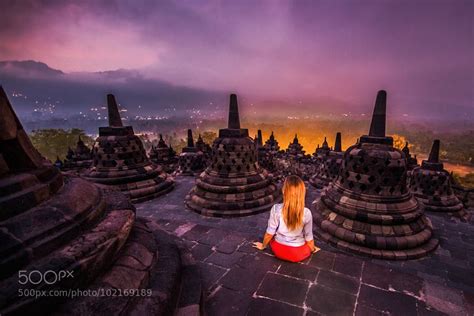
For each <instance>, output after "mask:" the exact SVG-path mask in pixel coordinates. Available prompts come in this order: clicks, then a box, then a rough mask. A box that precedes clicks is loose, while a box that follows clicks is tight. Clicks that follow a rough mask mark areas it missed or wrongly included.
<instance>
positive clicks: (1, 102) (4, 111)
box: [0, 86, 43, 171]
mask: <svg viewBox="0 0 474 316" xmlns="http://www.w3.org/2000/svg"><path fill="white" fill-rule="evenodd" d="M0 153H1V154H0V158H2V159H0V160H3V161H4V162H5V163H6V164H7V166H8V169H9V170H10V171H13V170H21V169H34V168H38V167H40V166H41V165H42V161H43V158H42V157H41V155H40V154H39V152H38V151H37V150H36V149H35V148H34V147H33V144H32V143H31V141H30V139H29V137H28V135H27V134H26V132H25V130H24V129H23V126H22V125H21V123H20V121H19V120H18V117H17V116H16V114H15V112H14V111H13V108H12V105H11V104H10V101H9V100H8V97H7V94H6V93H5V91H4V90H3V87H2V86H0Z"/></svg>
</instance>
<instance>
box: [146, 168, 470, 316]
mask: <svg viewBox="0 0 474 316" xmlns="http://www.w3.org/2000/svg"><path fill="white" fill-rule="evenodd" d="M193 184H194V179H192V178H190V177H177V178H176V188H175V190H174V191H172V192H170V193H168V194H167V195H165V196H163V197H162V198H161V199H160V200H155V201H152V202H145V203H143V204H140V205H138V207H137V214H138V215H139V216H143V217H146V218H151V219H156V220H157V222H158V223H159V224H160V226H161V227H162V228H163V229H165V230H167V231H169V232H170V233H172V234H174V235H176V236H179V237H181V238H183V239H184V240H185V242H186V244H187V246H188V247H190V248H191V251H192V253H193V255H194V258H195V259H196V260H197V261H198V264H199V267H200V268H201V276H202V281H203V286H204V292H205V295H206V297H205V299H204V309H205V312H206V313H207V315H272V316H277V315H308V316H309V315H446V314H448V315H472V314H473V313H474V275H473V274H472V271H473V269H474V229H473V225H474V223H473V221H472V220H471V221H470V222H461V221H459V220H457V219H456V218H453V217H450V216H448V215H446V214H428V217H429V218H430V219H431V221H432V223H433V226H434V233H435V235H436V236H437V237H438V238H439V240H440V246H439V247H438V248H437V249H436V250H435V251H434V252H433V253H431V254H429V255H428V256H426V257H424V258H422V259H417V260H407V261H403V262H401V261H386V260H377V259H371V258H366V257H361V256H356V255H351V254H348V253H343V252H341V251H339V250H337V249H336V248H334V247H332V246H329V245H328V244H325V243H324V242H323V241H320V240H318V239H316V244H317V245H318V246H319V247H321V248H322V250H321V251H320V252H318V253H317V254H315V255H313V256H312V257H311V258H310V259H308V260H306V261H305V262H303V263H288V262H283V261H280V260H278V259H276V258H275V257H273V255H272V254H271V252H270V251H265V252H259V251H257V250H256V249H254V248H252V247H251V242H252V241H256V240H261V238H262V236H263V233H264V231H265V228H266V224H267V220H268V213H262V214H257V215H253V216H249V217H238V218H215V217H204V216H200V215H199V214H196V213H194V212H192V211H190V210H187V209H186V208H185V206H184V197H185V195H186V194H187V193H188V192H189V190H190V189H191V188H192V186H193ZM306 187H307V194H306V199H307V206H310V203H311V202H312V201H313V200H317V199H318V198H319V193H318V191H317V190H316V189H315V188H313V187H312V186H311V185H309V183H306ZM472 211H473V210H472V209H470V210H469V212H472Z"/></svg>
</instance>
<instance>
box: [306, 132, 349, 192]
mask: <svg viewBox="0 0 474 316" xmlns="http://www.w3.org/2000/svg"><path fill="white" fill-rule="evenodd" d="M326 148H328V149H329V146H328V144H327V141H326V138H324V143H323V147H321V149H322V150H320V151H319V152H318V155H317V162H316V173H315V174H314V176H312V177H311V178H310V180H309V182H310V183H311V184H312V185H313V186H315V187H316V188H318V189H323V188H325V187H326V186H327V185H328V184H329V183H330V182H332V181H334V180H336V178H337V175H338V174H339V170H340V169H341V165H342V160H343V156H344V153H343V152H342V142H341V133H339V132H338V133H337V134H336V141H335V144H334V150H325V149H326Z"/></svg>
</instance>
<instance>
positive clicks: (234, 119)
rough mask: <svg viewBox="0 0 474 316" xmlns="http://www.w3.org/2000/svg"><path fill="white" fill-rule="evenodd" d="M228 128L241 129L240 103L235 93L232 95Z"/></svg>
mask: <svg viewBox="0 0 474 316" xmlns="http://www.w3.org/2000/svg"><path fill="white" fill-rule="evenodd" d="M228 128H229V129H240V118H239V105H238V103H237V95H235V94H231V95H230V103H229V123H228Z"/></svg>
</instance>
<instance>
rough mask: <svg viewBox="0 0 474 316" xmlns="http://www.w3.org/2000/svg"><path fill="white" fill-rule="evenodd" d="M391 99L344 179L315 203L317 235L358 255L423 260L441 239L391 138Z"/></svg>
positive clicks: (346, 161) (379, 108)
mask: <svg viewBox="0 0 474 316" xmlns="http://www.w3.org/2000/svg"><path fill="white" fill-rule="evenodd" d="M385 100H386V93H385V92H384V91H381V92H379V93H378V95H377V101H376V105H375V110H374V117H373V119H372V124H371V129H370V133H369V135H364V136H362V137H361V138H360V141H359V142H358V143H357V144H355V145H352V146H351V147H349V148H348V149H347V150H346V152H345V153H344V157H343V164H342V168H341V170H340V173H339V176H338V177H337V179H336V181H334V182H333V183H330V184H329V186H328V187H327V189H326V190H325V191H324V192H323V194H322V196H321V199H320V200H319V201H318V202H317V203H316V204H315V214H314V223H315V233H316V234H317V235H318V236H319V237H320V238H321V239H323V240H325V241H327V242H328V243H330V244H332V245H334V246H336V247H338V248H340V249H343V250H347V251H351V252H355V253H358V254H363V255H368V256H371V257H375V258H383V259H391V260H402V259H412V258H419V257H422V256H425V255H426V254H428V253H429V252H431V251H433V250H434V249H436V247H437V246H438V240H437V239H435V238H433V229H432V225H431V222H430V221H429V219H428V218H427V217H426V216H425V215H424V214H423V211H422V210H421V209H420V206H419V205H418V202H417V200H416V199H415V198H414V196H413V195H412V194H411V193H410V191H409V190H408V188H407V167H406V159H405V155H404V153H403V152H402V151H400V150H398V149H396V148H394V147H393V139H392V138H391V137H387V136H385V129H384V126H385V122H384V118H385V107H386V105H385ZM374 121H375V122H374Z"/></svg>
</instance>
